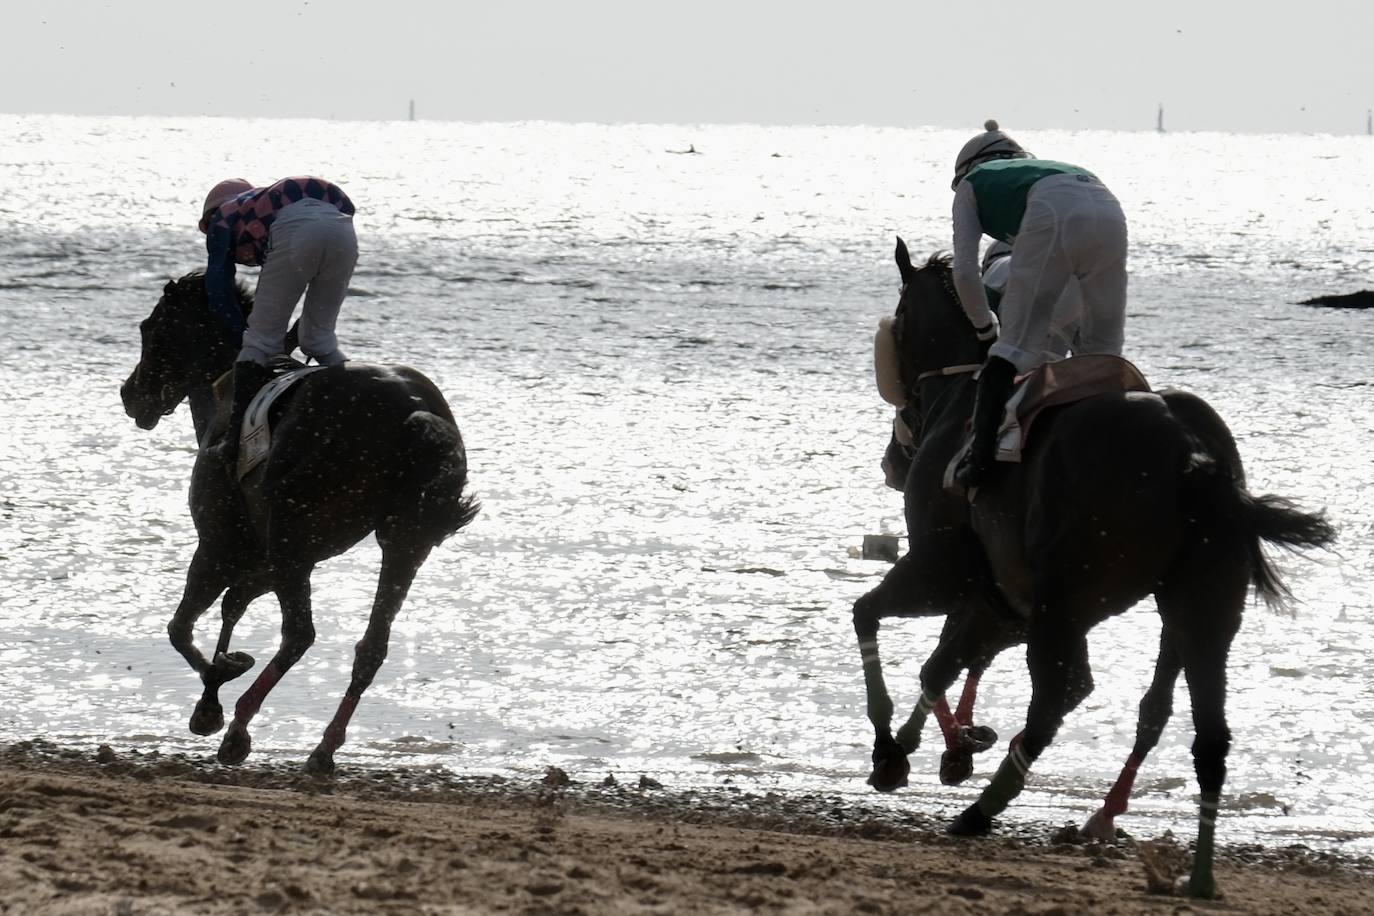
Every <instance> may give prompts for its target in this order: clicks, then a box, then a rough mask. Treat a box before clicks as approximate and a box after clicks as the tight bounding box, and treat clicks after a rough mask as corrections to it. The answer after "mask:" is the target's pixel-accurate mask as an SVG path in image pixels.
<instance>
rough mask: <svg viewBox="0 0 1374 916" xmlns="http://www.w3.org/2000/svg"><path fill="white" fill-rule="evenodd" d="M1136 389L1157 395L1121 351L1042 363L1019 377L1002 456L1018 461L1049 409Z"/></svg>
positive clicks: (1003, 430) (1005, 420) (1002, 433)
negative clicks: (1043, 414)
mask: <svg viewBox="0 0 1374 916" xmlns="http://www.w3.org/2000/svg"><path fill="white" fill-rule="evenodd" d="M1123 391H1127V392H1129V391H1137V392H1143V393H1147V394H1150V396H1152V397H1157V395H1154V394H1153V391H1152V389H1151V388H1150V383H1149V382H1147V381H1146V380H1145V376H1144V375H1142V374H1141V372H1140V370H1139V369H1137V368H1136V367H1135V366H1134V365H1133V364H1132V363H1131V362H1129V361H1128V360H1125V359H1122V358H1121V357H1120V356H1110V355H1107V354H1091V355H1087V356H1071V357H1069V358H1067V359H1061V360H1056V361H1054V362H1049V363H1044V364H1043V365H1040V366H1037V367H1036V368H1034V369H1032V370H1031V371H1030V372H1027V373H1026V374H1025V375H1023V376H1021V377H1020V378H1019V379H1017V382H1016V387H1015V388H1014V389H1012V393H1011V397H1009V398H1008V399H1007V407H1006V412H1005V413H1004V414H1003V416H1002V425H1001V427H1000V428H999V430H998V433H997V460H998V461H1010V462H1019V461H1020V460H1021V452H1022V450H1023V449H1024V448H1025V446H1026V443H1027V442H1028V441H1029V440H1030V431H1031V426H1032V425H1033V424H1034V423H1035V420H1036V418H1037V417H1039V416H1040V415H1041V414H1042V413H1044V412H1045V411H1046V410H1048V409H1050V408H1051V407H1060V406H1063V405H1064V404H1072V403H1073V402H1074V401H1081V400H1083V399H1085V398H1090V397H1093V396H1095V395H1099V394H1112V393H1115V392H1123ZM972 441H973V436H972V431H971V430H970V435H969V438H968V440H967V441H965V442H964V444H963V446H961V447H960V449H959V451H958V452H956V453H955V455H954V458H953V459H951V460H950V462H949V465H948V466H947V467H946V468H945V479H944V484H945V487H946V489H954V488H955V483H954V469H955V467H956V466H957V465H958V463H959V460H960V459H961V458H963V456H964V453H965V452H967V451H968V449H969V446H970V444H972Z"/></svg>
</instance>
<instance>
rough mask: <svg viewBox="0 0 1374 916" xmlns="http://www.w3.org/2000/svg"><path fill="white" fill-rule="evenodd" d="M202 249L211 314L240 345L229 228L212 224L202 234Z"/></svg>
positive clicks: (240, 314)
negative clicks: (203, 238) (203, 235)
mask: <svg viewBox="0 0 1374 916" xmlns="http://www.w3.org/2000/svg"><path fill="white" fill-rule="evenodd" d="M205 250H206V253H207V260H206V263H205V294H206V296H208V297H209V299H210V313H211V314H212V315H214V316H215V318H217V319H218V320H219V322H220V323H221V324H223V325H224V327H225V328H226V329H227V330H228V331H229V334H230V336H231V337H232V338H233V342H234V346H239V344H240V341H241V340H242V338H243V329H244V325H245V321H244V317H243V308H242V307H241V306H240V305H239V293H238V289H237V287H236V286H235V285H234V271H235V268H234V250H233V241H232V234H231V233H230V231H229V227H228V226H225V225H222V224H212V225H211V226H210V228H209V230H208V232H207V234H206V236H205Z"/></svg>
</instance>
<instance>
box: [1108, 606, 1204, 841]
mask: <svg viewBox="0 0 1374 916" xmlns="http://www.w3.org/2000/svg"><path fill="white" fill-rule="evenodd" d="M1182 665H1183V663H1182V661H1181V660H1180V659H1179V657H1178V653H1177V652H1175V651H1174V648H1173V645H1172V643H1171V642H1170V640H1169V628H1168V627H1167V626H1166V627H1164V628H1163V629H1162V630H1161V631H1160V634H1159V658H1158V659H1157V660H1156V661H1155V673H1154V679H1153V680H1152V681H1151V682H1150V689H1149V690H1147V691H1146V692H1145V696H1144V697H1142V698H1141V700H1140V716H1139V718H1138V719H1137V720H1136V728H1135V746H1134V747H1132V748H1131V756H1130V757H1128V758H1127V759H1126V764H1125V766H1123V767H1122V768H1121V775H1119V776H1118V777H1117V779H1116V783H1115V784H1114V785H1113V786H1112V788H1111V791H1109V792H1108V793H1107V796H1106V798H1105V799H1103V801H1102V807H1101V808H1099V809H1098V810H1097V812H1096V813H1094V814H1093V816H1092V817H1090V818H1088V822H1087V823H1086V824H1084V825H1083V833H1084V834H1086V835H1087V836H1090V837H1092V838H1093V839H1095V840H1099V841H1101V842H1103V843H1114V842H1116V825H1115V823H1114V820H1115V818H1116V817H1117V816H1119V815H1122V814H1125V813H1126V807H1127V805H1128V804H1129V803H1130V798H1131V790H1132V789H1133V788H1134V787H1135V777H1136V771H1137V770H1139V768H1140V765H1141V764H1142V763H1144V762H1145V758H1146V757H1147V756H1149V753H1150V751H1152V750H1154V748H1155V745H1156V744H1158V743H1159V736H1160V735H1161V734H1162V733H1163V731H1164V726H1165V725H1166V724H1168V722H1169V717H1170V716H1171V715H1173V711H1174V684H1175V683H1176V682H1177V681H1178V673H1179V670H1180V669H1181V668H1182Z"/></svg>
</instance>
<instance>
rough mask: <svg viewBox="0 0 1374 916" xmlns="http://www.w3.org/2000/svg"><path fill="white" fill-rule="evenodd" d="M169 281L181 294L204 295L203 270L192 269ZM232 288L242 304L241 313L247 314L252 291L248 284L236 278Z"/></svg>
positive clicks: (251, 308) (250, 304) (250, 308)
mask: <svg viewBox="0 0 1374 916" xmlns="http://www.w3.org/2000/svg"><path fill="white" fill-rule="evenodd" d="M169 282H170V283H171V284H172V285H173V286H174V287H176V290H177V292H178V293H181V294H182V295H183V296H186V297H195V298H196V299H198V298H199V297H201V296H204V295H205V271H203V270H199V269H197V270H193V271H191V272H190V273H188V274H186V275H185V276H183V277H181V278H179V279H176V280H170V281H169ZM234 290H235V291H236V292H237V293H238V297H239V305H241V306H243V313H244V314H245V315H247V314H248V313H249V312H251V311H252V310H253V291H252V290H251V289H249V288H248V284H246V283H244V282H243V281H242V280H240V279H238V278H235V279H234Z"/></svg>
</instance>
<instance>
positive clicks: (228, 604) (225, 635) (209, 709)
mask: <svg viewBox="0 0 1374 916" xmlns="http://www.w3.org/2000/svg"><path fill="white" fill-rule="evenodd" d="M265 591H267V588H266V586H265V585H264V584H262V583H254V584H253V585H251V586H249V585H244V584H238V585H232V586H230V587H229V591H228V592H226V593H225V595H224V603H223V604H222V605H221V607H220V621H221V622H220V628H219V642H218V643H216V645H215V655H214V658H213V660H212V661H211V663H210V667H209V668H208V669H207V670H206V671H205V673H204V674H202V675H201V681H202V682H203V683H204V684H205V690H204V691H203V692H202V693H201V695H200V702H199V703H197V704H196V709H195V712H193V713H191V731H193V732H195V733H196V734H197V735H213V734H214V733H215V732H217V731H219V730H220V729H221V728H223V727H224V709H223V707H221V706H220V702H219V688H220V686H221V685H222V684H224V683H226V682H228V681H232V680H233V679H234V678H236V677H238V676H239V675H241V674H243V673H244V672H246V671H247V670H248V669H249V668H252V667H253V657H252V656H251V655H249V654H248V653H247V652H230V651H229V640H230V638H231V637H232V636H233V633H234V626H235V625H236V624H238V622H239V620H240V619H241V618H242V617H243V612H244V611H245V610H247V609H248V605H249V603H250V602H251V601H252V600H253V599H254V598H257V597H258V596H259V595H261V594H263V593H264V592H265Z"/></svg>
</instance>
